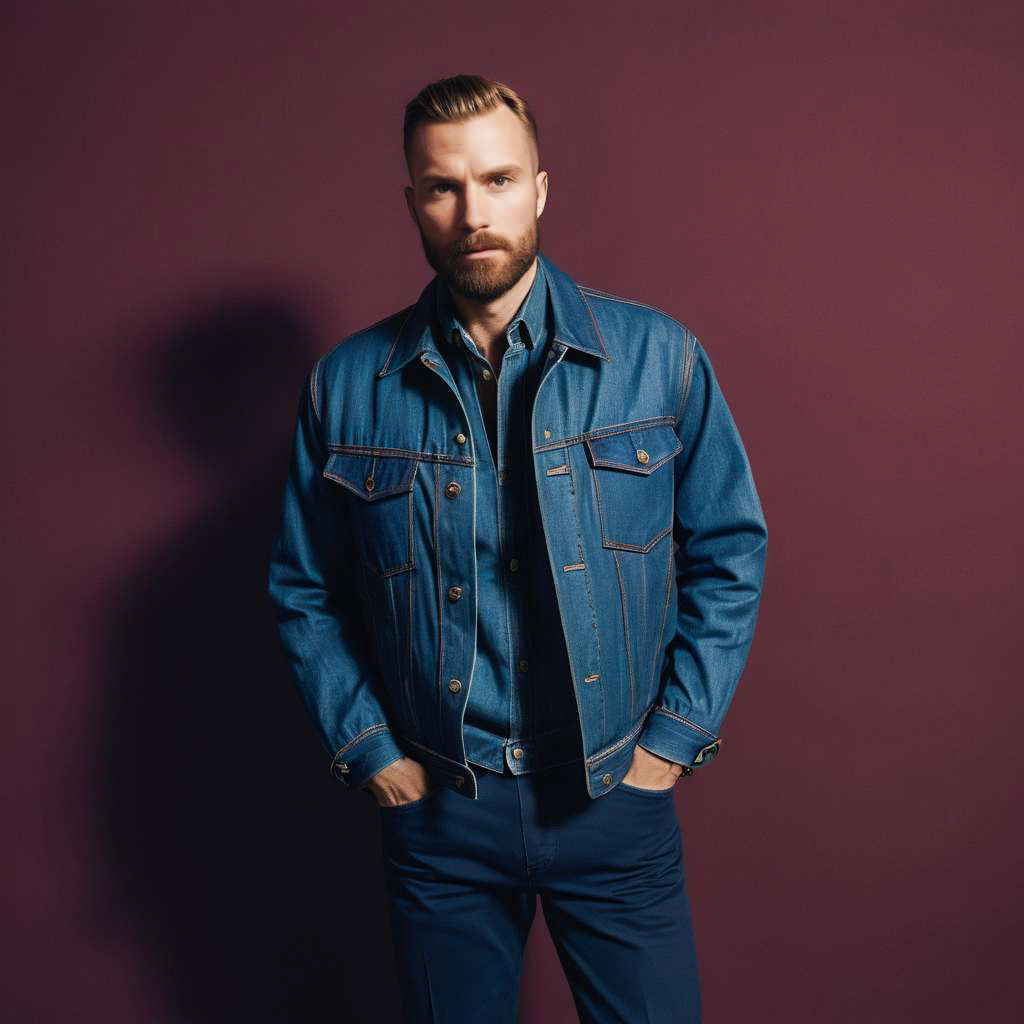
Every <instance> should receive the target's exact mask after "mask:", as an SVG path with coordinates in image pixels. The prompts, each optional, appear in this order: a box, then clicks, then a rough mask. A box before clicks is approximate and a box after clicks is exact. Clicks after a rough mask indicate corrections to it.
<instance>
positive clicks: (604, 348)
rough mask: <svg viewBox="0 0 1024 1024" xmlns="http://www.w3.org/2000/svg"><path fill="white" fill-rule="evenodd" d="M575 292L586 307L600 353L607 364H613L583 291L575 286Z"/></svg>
mask: <svg viewBox="0 0 1024 1024" xmlns="http://www.w3.org/2000/svg"><path fill="white" fill-rule="evenodd" d="M576 290H577V291H578V292H579V293H580V299H582V301H583V305H584V306H585V307H586V310H587V313H588V314H589V316H590V322H591V323H592V324H593V325H594V331H595V332H596V334H597V343H598V345H600V346H601V351H602V352H603V353H604V354H605V357H606V358H607V359H608V362H610V363H611V362H614V360H613V359H612V357H611V356H610V355H609V354H608V349H607V348H606V347H605V344H604V336H603V335H602V334H601V328H600V327H599V326H598V323H597V317H596V316H594V311H593V310H592V309H591V308H590V303H589V302H587V297H586V295H584V293H583V289H582V288H580V287H579V285H577V286H576Z"/></svg>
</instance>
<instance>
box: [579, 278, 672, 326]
mask: <svg viewBox="0 0 1024 1024" xmlns="http://www.w3.org/2000/svg"><path fill="white" fill-rule="evenodd" d="M580 288H581V289H582V290H583V291H586V292H589V293H590V294H591V295H597V296H599V297H600V298H603V299H612V300H613V301H614V302H625V303H627V304H628V305H630V306H639V307H640V308H641V309H649V310H651V312H653V313H660V314H661V315H662V316H667V317H668V318H669V320H671V321H672V323H674V324H676V325H678V326H679V327H682V329H683V330H684V331H685V330H686V328H685V327H684V326H683V325H682V324H681V323H679V321H678V320H677V319H676V318H675V317H674V316H673V315H672V314H671V313H668V312H666V311H665V310H664V309H659V308H658V307H657V306H652V305H651V304H650V303H649V302H640V301H639V300H637V299H627V298H625V297H624V296H622V295H612V293H611V292H605V291H601V290H600V289H599V288H591V287H590V286H589V285H580Z"/></svg>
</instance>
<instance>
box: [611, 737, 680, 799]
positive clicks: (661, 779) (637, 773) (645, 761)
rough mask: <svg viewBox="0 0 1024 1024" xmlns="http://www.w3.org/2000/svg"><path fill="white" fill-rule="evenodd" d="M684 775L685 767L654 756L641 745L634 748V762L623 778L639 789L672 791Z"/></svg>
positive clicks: (656, 755) (628, 783)
mask: <svg viewBox="0 0 1024 1024" xmlns="http://www.w3.org/2000/svg"><path fill="white" fill-rule="evenodd" d="M682 774H683V766H682V765H681V764H677V763H676V762H675V761H669V760H667V759H666V758H664V757H660V756H659V755H658V754H652V753H651V752H650V751H649V750H646V749H644V748H643V747H641V746H640V745H639V744H637V746H635V747H634V748H633V761H632V763H631V764H630V766H629V771H628V772H626V774H625V775H623V777H622V781H623V782H625V783H626V784H627V785H630V786H636V787H637V788H638V789H671V788H672V787H673V786H674V785H675V784H676V779H678V778H679V776H680V775H682Z"/></svg>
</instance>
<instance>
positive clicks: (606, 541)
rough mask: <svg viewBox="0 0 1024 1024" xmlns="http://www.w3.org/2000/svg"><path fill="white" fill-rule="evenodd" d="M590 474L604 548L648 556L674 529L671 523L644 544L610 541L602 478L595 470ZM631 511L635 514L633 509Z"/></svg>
mask: <svg viewBox="0 0 1024 1024" xmlns="http://www.w3.org/2000/svg"><path fill="white" fill-rule="evenodd" d="M590 472H591V475H592V476H593V477H594V493H595V495H596V496H597V516H598V519H599V520H600V523H601V545H602V547H606V548H615V549H617V550H619V551H636V552H637V553H639V554H641V555H646V554H647V552H648V551H650V550H651V548H653V547H654V545H655V544H657V543H658V541H659V540H661V538H662V537H664V536H665V534H666V533H668V532H669V530H671V529H672V524H671V523H669V524H668V526H666V527H664V528H663V529H662V530H660V531H659V532H658V533H656V534H655V535H654V536H653V537H652V538H651V539H650V540H649V541H647V542H646V543H644V544H630V543H629V542H628V541H624V540H612V539H610V538H609V536H608V534H609V532H610V529H609V527H608V524H607V522H606V521H605V512H604V496H603V495H602V493H601V477H600V474H599V473H597V472H596V471H595V470H593V469H592V470H591V471H590ZM644 479H645V480H649V479H650V477H649V476H647V475H646V474H645V475H644ZM630 511H631V512H633V510H632V509H631V510H630Z"/></svg>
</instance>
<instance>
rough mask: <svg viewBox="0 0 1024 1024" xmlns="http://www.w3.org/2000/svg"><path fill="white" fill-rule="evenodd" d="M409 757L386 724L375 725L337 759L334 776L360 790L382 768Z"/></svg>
mask: <svg viewBox="0 0 1024 1024" xmlns="http://www.w3.org/2000/svg"><path fill="white" fill-rule="evenodd" d="M405 756H406V755H405V753H404V752H403V751H402V749H401V748H400V747H399V746H398V744H397V743H396V742H395V739H394V737H393V736H392V735H391V730H390V729H389V728H388V727H387V725H386V724H385V723H381V724H379V725H371V726H369V727H368V728H366V729H364V730H363V731H362V732H361V733H360V734H359V735H358V736H356V737H355V738H354V739H352V740H350V741H349V742H348V743H346V744H345V746H343V747H342V748H341V749H340V750H339V751H338V752H337V753H336V754H335V755H334V759H333V760H332V761H331V774H332V775H333V776H334V777H335V778H336V779H340V780H341V781H342V782H344V783H345V785H347V786H351V787H352V788H353V789H358V788H361V787H362V786H364V785H366V783H367V782H369V781H370V779H371V778H373V776H374V775H376V774H377V772H379V771H380V770H381V769H382V768H385V767H387V765H389V764H391V762H392V761H397V760H398V759H399V758H400V757H405Z"/></svg>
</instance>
